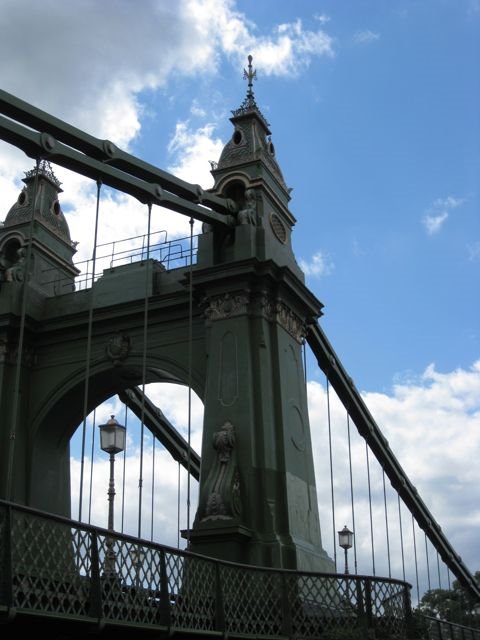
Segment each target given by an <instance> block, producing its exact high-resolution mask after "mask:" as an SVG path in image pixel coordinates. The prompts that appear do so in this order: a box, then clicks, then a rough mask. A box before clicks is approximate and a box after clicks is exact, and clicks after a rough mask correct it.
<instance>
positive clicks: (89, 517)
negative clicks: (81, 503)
mask: <svg viewBox="0 0 480 640" xmlns="http://www.w3.org/2000/svg"><path fill="white" fill-rule="evenodd" d="M96 416H97V409H96V407H95V409H94V410H93V420H92V449H91V453H90V491H89V496H88V524H90V523H91V518H92V491H93V457H94V455H95V427H96V426H97V424H96V422H97V418H96Z"/></svg>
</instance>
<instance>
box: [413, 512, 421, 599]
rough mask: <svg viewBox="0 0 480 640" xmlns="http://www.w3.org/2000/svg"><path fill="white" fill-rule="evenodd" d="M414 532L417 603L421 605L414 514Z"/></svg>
mask: <svg viewBox="0 0 480 640" xmlns="http://www.w3.org/2000/svg"><path fill="white" fill-rule="evenodd" d="M412 531H413V553H414V556H415V581H416V584H417V603H418V604H419V603H420V587H419V584H418V560H417V540H416V536H415V518H414V517H413V513H412Z"/></svg>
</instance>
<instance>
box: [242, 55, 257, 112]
mask: <svg viewBox="0 0 480 640" xmlns="http://www.w3.org/2000/svg"><path fill="white" fill-rule="evenodd" d="M252 60H253V57H252V56H251V55H250V56H248V71H247V70H246V69H244V70H243V79H244V80H248V90H247V100H248V101H252V102H253V103H254V102H255V99H254V97H253V81H254V80H256V79H257V70H256V69H252Z"/></svg>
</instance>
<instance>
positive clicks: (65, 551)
mask: <svg viewBox="0 0 480 640" xmlns="http://www.w3.org/2000/svg"><path fill="white" fill-rule="evenodd" d="M110 548H113V549H114V554H115V556H114V563H115V564H114V567H115V571H114V573H112V571H111V570H110V569H109V570H108V571H105V565H106V556H107V551H108V550H109V549H110ZM0 575H1V576H2V582H1V592H0V619H1V615H3V616H5V619H7V618H8V617H10V619H12V618H18V619H22V618H23V617H26V616H28V617H30V619H38V620H42V619H45V618H48V617H54V618H57V619H62V620H64V621H69V620H70V621H74V622H77V623H82V622H83V623H85V624H87V623H89V625H90V629H93V628H94V627H95V626H97V628H105V627H106V626H115V627H117V628H118V629H122V628H123V629H124V628H129V627H130V628H132V629H137V630H151V631H152V632H153V631H155V632H157V633H158V632H166V633H170V634H173V633H175V634H182V633H191V634H192V635H195V634H198V635H208V634H211V635H212V636H213V635H217V634H221V635H223V636H224V637H227V636H228V637H244V638H259V639H261V638H265V639H267V638H269V639H272V638H278V640H281V639H286V638H302V639H303V640H317V639H319V638H321V637H322V634H327V633H328V632H332V631H335V630H349V629H352V628H356V629H359V630H361V631H362V632H363V633H364V634H365V637H367V635H368V634H369V633H370V634H372V633H374V632H376V633H378V637H389V638H397V639H398V640H401V639H402V638H406V637H407V634H408V630H409V625H410V622H411V609H410V588H411V586H410V585H409V584H408V583H406V582H401V581H399V580H393V579H388V578H372V577H368V576H350V575H341V574H339V575H332V574H321V573H314V572H298V571H288V570H275V569H265V568H260V567H253V566H247V565H237V564H234V563H230V562H223V561H219V560H215V559H213V558H208V557H202V556H199V555H196V554H192V553H188V552H186V551H180V550H178V549H173V548H170V547H165V546H161V545H157V544H153V543H152V542H149V541H147V540H142V539H137V538H133V537H131V536H126V535H122V534H117V533H112V532H111V531H108V530H105V529H100V528H97V527H92V526H89V525H86V524H82V523H78V522H75V521H71V520H68V519H66V518H61V517H58V516H53V515H49V514H45V513H40V512H37V511H35V510H32V509H29V508H26V507H20V506H18V505H14V504H10V503H7V502H4V501H0ZM381 634H384V635H381ZM372 637H373V636H372Z"/></svg>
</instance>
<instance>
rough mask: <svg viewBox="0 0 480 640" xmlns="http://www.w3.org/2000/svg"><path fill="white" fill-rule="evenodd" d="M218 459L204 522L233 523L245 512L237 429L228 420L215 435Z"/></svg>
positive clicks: (214, 444) (210, 479)
mask: <svg viewBox="0 0 480 640" xmlns="http://www.w3.org/2000/svg"><path fill="white" fill-rule="evenodd" d="M213 448H214V449H215V450H216V452H217V458H216V460H215V462H214V464H213V467H212V469H211V471H210V474H209V478H208V481H207V486H208V487H209V493H208V497H207V500H206V504H205V509H204V516H203V518H202V521H205V520H214V519H222V520H229V519H232V518H234V517H235V516H238V515H239V514H240V512H241V498H240V475H239V471H238V468H237V465H236V456H235V428H234V426H233V424H232V423H231V422H229V421H228V420H227V421H226V422H225V423H224V424H223V425H222V426H221V427H220V429H219V431H216V432H215V433H214V434H213Z"/></svg>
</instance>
